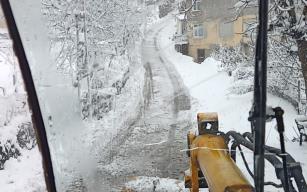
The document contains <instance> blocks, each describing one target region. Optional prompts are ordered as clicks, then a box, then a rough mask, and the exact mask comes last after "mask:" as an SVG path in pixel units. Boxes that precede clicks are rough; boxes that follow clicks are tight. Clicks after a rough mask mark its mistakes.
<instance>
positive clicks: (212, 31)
mask: <svg viewBox="0 0 307 192" xmlns="http://www.w3.org/2000/svg"><path fill="white" fill-rule="evenodd" d="M254 17H255V16H253V15H248V16H242V17H239V18H238V19H237V20H236V21H234V22H233V24H232V25H233V35H232V36H229V37H221V36H220V23H222V22H226V21H225V20H223V19H214V20H211V21H205V22H202V24H203V26H204V30H205V31H206V32H205V33H206V36H205V37H202V38H201V37H194V35H193V25H194V24H199V22H192V23H191V26H190V30H189V31H188V40H189V47H188V53H189V55H190V56H192V57H193V58H194V60H195V61H196V60H197V49H205V56H206V57H208V56H210V54H211V52H212V49H213V48H215V47H218V46H221V45H222V46H226V47H234V46H236V45H239V44H240V43H242V42H246V41H248V40H249V39H248V38H244V36H243V34H242V33H243V32H244V22H246V21H248V20H250V19H252V18H254Z"/></svg>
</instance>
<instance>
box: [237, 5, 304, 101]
mask: <svg viewBox="0 0 307 192" xmlns="http://www.w3.org/2000/svg"><path fill="white" fill-rule="evenodd" d="M257 3H258V1H257V0H239V1H238V3H237V4H236V5H235V6H234V7H235V8H236V11H237V15H240V14H241V13H242V12H243V11H244V10H245V9H246V8H253V7H256V6H257ZM306 22H307V2H306V1H305V0H296V1H294V0H274V1H273V0H271V1H270V7H269V45H268V46H269V56H268V59H269V66H270V69H269V71H268V72H269V76H270V73H272V74H274V75H273V76H274V78H273V79H270V80H271V81H273V82H275V83H276V85H277V84H278V86H277V87H278V88H279V89H280V90H281V91H282V92H288V93H287V94H286V95H287V96H288V99H289V100H291V99H294V100H296V101H298V100H299V101H298V102H301V96H300V92H301V90H303V92H304V93H303V98H306V95H307V89H305V85H307V25H306ZM256 27H257V25H256V23H252V24H250V25H249V27H248V28H247V30H246V32H249V34H251V35H253V38H251V39H254V37H255V33H256V31H257V30H255V29H256ZM301 80H302V83H301ZM294 90H295V91H294ZM289 92H291V94H290V93H289ZM294 92H296V93H295V94H294Z"/></svg>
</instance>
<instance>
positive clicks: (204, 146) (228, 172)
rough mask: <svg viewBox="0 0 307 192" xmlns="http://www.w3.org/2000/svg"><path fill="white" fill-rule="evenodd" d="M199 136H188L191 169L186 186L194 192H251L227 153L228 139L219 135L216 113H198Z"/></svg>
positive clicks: (186, 176)
mask: <svg viewBox="0 0 307 192" xmlns="http://www.w3.org/2000/svg"><path fill="white" fill-rule="evenodd" d="M197 123H198V133H199V135H198V136H196V135H195V134H194V133H192V132H189V133H188V136H187V140H188V148H189V150H188V151H187V154H188V156H189V157H190V169H189V170H188V171H186V173H185V187H186V188H191V191H192V192H198V191H199V188H209V189H210V191H212V192H232V191H240V192H252V191H253V187H252V186H251V184H250V183H249V182H248V181H247V179H246V178H245V176H244V175H243V173H242V172H241V170H240V169H239V168H238V167H237V165H236V163H235V162H234V160H233V159H232V158H231V156H230V154H229V153H228V147H227V143H226V139H225V138H224V136H223V135H220V134H218V133H219V131H218V115H217V113H198V114H197Z"/></svg>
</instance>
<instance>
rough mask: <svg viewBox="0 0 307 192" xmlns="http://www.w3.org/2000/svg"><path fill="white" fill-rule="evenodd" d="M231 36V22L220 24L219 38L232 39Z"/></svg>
mask: <svg viewBox="0 0 307 192" xmlns="http://www.w3.org/2000/svg"><path fill="white" fill-rule="evenodd" d="M232 36H233V22H228V23H225V22H224V21H222V22H220V37H232Z"/></svg>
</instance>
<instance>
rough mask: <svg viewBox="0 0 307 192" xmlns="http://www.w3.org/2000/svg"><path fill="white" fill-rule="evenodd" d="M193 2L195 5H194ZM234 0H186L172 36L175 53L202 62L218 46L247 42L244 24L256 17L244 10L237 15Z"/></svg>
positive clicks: (249, 10)
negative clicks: (177, 52)
mask: <svg viewBox="0 0 307 192" xmlns="http://www.w3.org/2000/svg"><path fill="white" fill-rule="evenodd" d="M193 2H194V3H193ZM236 2H237V0H185V1H184V2H183V3H182V4H181V5H180V7H181V10H180V12H181V14H179V15H178V16H177V32H176V34H175V36H174V39H175V44H176V45H175V48H176V50H177V51H179V52H181V53H183V54H186V55H189V56H192V57H193V58H194V61H196V62H198V63H201V62H202V61H203V60H204V59H205V58H206V57H208V56H210V54H211V52H212V50H213V49H214V48H216V47H218V46H220V45H223V46H226V47H234V46H236V45H239V44H241V43H246V42H247V41H248V38H245V36H244V34H243V32H245V29H246V25H247V23H248V22H251V20H254V19H255V18H256V13H257V9H255V8H247V9H245V10H244V11H242V12H241V13H240V15H238V16H237V15H236V11H235V9H234V8H233V7H234V5H235V4H236Z"/></svg>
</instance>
